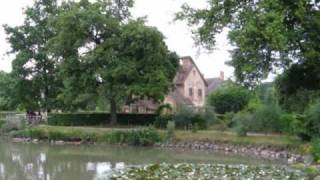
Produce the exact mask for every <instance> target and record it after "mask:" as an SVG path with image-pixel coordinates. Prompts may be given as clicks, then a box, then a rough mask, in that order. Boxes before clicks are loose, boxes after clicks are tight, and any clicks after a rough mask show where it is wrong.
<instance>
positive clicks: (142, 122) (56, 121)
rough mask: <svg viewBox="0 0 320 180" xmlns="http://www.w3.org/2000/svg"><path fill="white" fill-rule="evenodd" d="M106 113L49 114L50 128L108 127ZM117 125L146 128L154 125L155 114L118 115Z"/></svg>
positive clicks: (108, 121)
mask: <svg viewBox="0 0 320 180" xmlns="http://www.w3.org/2000/svg"><path fill="white" fill-rule="evenodd" d="M109 117H110V114H108V113H60V114H49V118H48V124H49V125H51V126H101V125H109V124H110V120H109ZM117 117H118V124H119V125H137V126H148V125H151V124H153V123H154V121H155V120H156V117H157V115H155V114H118V116H117Z"/></svg>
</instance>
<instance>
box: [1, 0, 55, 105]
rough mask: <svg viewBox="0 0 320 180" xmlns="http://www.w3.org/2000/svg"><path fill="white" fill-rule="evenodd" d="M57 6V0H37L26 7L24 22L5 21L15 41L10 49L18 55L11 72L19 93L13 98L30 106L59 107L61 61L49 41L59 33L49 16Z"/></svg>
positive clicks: (6, 27)
mask: <svg viewBox="0 0 320 180" xmlns="http://www.w3.org/2000/svg"><path fill="white" fill-rule="evenodd" d="M57 7H58V6H57V1H56V0H38V1H35V3H34V5H33V6H32V7H28V8H26V10H25V11H24V13H25V16H26V18H25V20H24V23H23V24H22V25H21V26H15V27H10V26H8V25H4V28H5V31H6V33H7V36H8V38H7V39H8V41H9V43H10V45H11V51H10V52H9V53H12V54H15V55H16V57H15V59H14V60H13V63H12V68H13V70H12V73H11V74H12V77H13V78H14V79H15V83H13V84H14V88H13V89H12V90H14V91H15V93H14V95H13V96H12V97H11V98H13V99H16V100H17V101H19V104H20V105H21V106H22V107H23V108H25V109H27V110H37V111H40V110H43V111H47V110H50V109H52V108H55V107H57V102H56V99H55V98H56V96H57V94H58V92H59V88H60V87H61V86H60V81H59V80H58V79H57V78H56V76H55V75H56V69H55V66H56V64H57V61H56V60H55V59H54V58H53V57H52V55H51V54H50V53H49V51H48V47H47V41H48V40H49V39H50V38H52V37H53V36H54V35H55V32H54V31H53V29H52V28H49V27H48V19H49V16H52V15H54V14H56V13H57Z"/></svg>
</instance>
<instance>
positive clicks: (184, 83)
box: [164, 56, 208, 109]
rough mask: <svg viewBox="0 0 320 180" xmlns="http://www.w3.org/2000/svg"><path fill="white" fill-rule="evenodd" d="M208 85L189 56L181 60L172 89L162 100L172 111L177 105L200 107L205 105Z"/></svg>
mask: <svg viewBox="0 0 320 180" xmlns="http://www.w3.org/2000/svg"><path fill="white" fill-rule="evenodd" d="M207 87H208V83H207V81H206V80H205V79H204V77H203V75H202V74H201V72H200V70H199V69H198V67H197V65H196V64H195V63H194V61H193V59H192V58H191V57H190V56H186V57H182V58H181V65H180V67H179V69H178V72H177V75H176V77H175V78H174V79H173V89H172V91H171V92H170V93H169V94H168V95H167V97H166V98H165V100H164V103H165V104H170V105H171V106H172V107H173V109H174V108H176V107H177V106H178V105H179V104H185V105H189V106H194V107H202V106H204V105H205V103H206V91H207Z"/></svg>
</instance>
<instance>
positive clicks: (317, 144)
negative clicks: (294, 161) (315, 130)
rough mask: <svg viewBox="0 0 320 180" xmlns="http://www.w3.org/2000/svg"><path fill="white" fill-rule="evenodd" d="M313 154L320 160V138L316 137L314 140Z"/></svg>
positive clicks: (316, 159) (315, 158)
mask: <svg viewBox="0 0 320 180" xmlns="http://www.w3.org/2000/svg"><path fill="white" fill-rule="evenodd" d="M311 154H312V156H313V158H314V160H315V161H317V162H319V161H320V139H316V140H314V141H313V143H312V146H311Z"/></svg>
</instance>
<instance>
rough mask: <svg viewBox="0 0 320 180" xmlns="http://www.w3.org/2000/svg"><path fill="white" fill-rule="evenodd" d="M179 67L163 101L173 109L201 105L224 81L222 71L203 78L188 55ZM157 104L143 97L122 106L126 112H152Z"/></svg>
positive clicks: (183, 58)
mask: <svg viewBox="0 0 320 180" xmlns="http://www.w3.org/2000/svg"><path fill="white" fill-rule="evenodd" d="M180 60H181V61H180V67H179V69H178V72H177V74H176V76H175V78H174V79H173V82H172V83H173V87H172V90H171V91H170V93H169V94H168V95H167V96H166V97H165V99H164V101H163V103H164V104H170V105H171V107H172V108H173V109H175V108H176V107H177V106H179V105H181V104H184V105H187V106H193V107H198V108H199V107H203V106H204V105H205V104H206V96H207V95H208V93H210V92H212V91H214V90H215V89H216V88H217V87H218V86H220V85H221V84H222V82H223V81H224V73H223V72H221V73H220V77H218V78H209V79H205V78H204V76H203V74H202V73H201V72H200V70H199V68H198V67H197V65H196V64H195V62H194V61H193V59H192V58H191V57H190V56H186V57H182V58H181V59H180ZM157 107H158V105H157V104H156V103H154V101H153V100H152V99H148V98H144V99H142V100H139V101H136V102H135V103H132V104H130V105H128V106H125V107H124V108H123V111H124V112H126V113H154V112H155V111H156V109H157Z"/></svg>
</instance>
